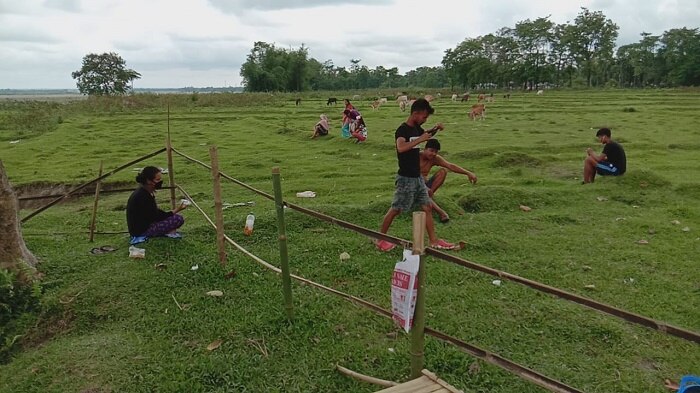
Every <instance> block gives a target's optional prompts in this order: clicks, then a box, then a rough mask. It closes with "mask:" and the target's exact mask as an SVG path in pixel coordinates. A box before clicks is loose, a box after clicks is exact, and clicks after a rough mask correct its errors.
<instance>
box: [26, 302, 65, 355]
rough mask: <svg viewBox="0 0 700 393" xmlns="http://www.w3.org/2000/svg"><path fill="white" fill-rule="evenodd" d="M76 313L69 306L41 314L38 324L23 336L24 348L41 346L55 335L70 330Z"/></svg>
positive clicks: (55, 308)
mask: <svg viewBox="0 0 700 393" xmlns="http://www.w3.org/2000/svg"><path fill="white" fill-rule="evenodd" d="M74 321H75V313H74V312H73V310H71V309H70V308H68V307H65V306H62V307H54V309H53V312H51V310H49V311H47V312H44V313H43V314H42V315H40V316H39V321H38V322H37V324H36V326H35V327H34V328H32V329H31V330H29V331H28V332H27V334H26V335H25V336H24V337H22V339H21V341H20V343H21V345H22V348H24V349H26V348H36V347H40V346H41V345H42V344H44V343H45V342H47V341H49V340H51V339H52V338H53V337H55V336H58V335H60V334H63V333H67V332H70V331H71V330H72V329H73V326H74Z"/></svg>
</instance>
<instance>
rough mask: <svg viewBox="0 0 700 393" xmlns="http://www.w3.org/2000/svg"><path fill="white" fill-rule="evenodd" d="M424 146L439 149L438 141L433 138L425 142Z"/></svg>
mask: <svg viewBox="0 0 700 393" xmlns="http://www.w3.org/2000/svg"><path fill="white" fill-rule="evenodd" d="M425 148H426V149H435V150H437V151H440V142H439V141H438V140H437V139H435V138H430V139H428V141H427V142H425Z"/></svg>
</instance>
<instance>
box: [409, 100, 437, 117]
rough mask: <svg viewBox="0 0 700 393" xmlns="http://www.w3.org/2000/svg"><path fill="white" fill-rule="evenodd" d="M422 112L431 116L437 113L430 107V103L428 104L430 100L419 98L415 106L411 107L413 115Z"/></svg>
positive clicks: (414, 103)
mask: <svg viewBox="0 0 700 393" xmlns="http://www.w3.org/2000/svg"><path fill="white" fill-rule="evenodd" d="M422 111H427V112H428V114H429V115H432V114H433V113H435V109H434V108H433V107H432V106H430V102H428V100H426V99H425V98H419V99H417V100H415V101H414V102H413V105H411V113H413V112H422Z"/></svg>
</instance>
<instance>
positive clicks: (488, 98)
mask: <svg viewBox="0 0 700 393" xmlns="http://www.w3.org/2000/svg"><path fill="white" fill-rule="evenodd" d="M494 101H495V98H493V94H491V95H490V96H488V97H486V102H494Z"/></svg>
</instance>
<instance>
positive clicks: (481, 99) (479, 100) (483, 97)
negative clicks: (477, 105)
mask: <svg viewBox="0 0 700 393" xmlns="http://www.w3.org/2000/svg"><path fill="white" fill-rule="evenodd" d="M485 99H486V96H485V95H484V94H483V93H482V94H479V96H478V97H477V100H476V102H482V101H484V100H485Z"/></svg>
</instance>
